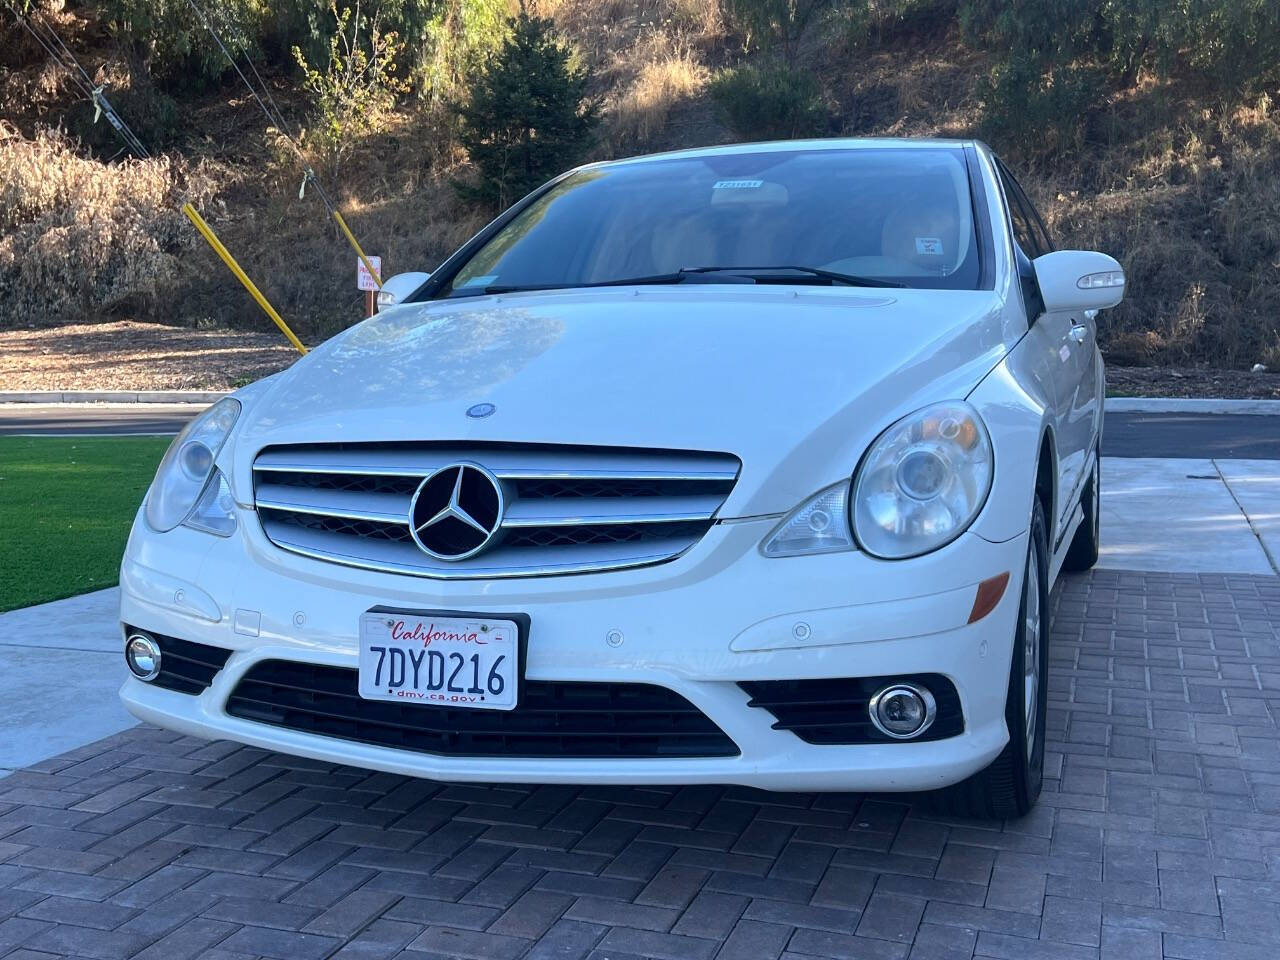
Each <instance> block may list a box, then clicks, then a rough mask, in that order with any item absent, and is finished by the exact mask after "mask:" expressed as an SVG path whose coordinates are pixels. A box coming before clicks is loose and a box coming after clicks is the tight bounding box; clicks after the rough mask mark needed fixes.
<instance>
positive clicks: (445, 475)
mask: <svg viewBox="0 0 1280 960" xmlns="http://www.w3.org/2000/svg"><path fill="white" fill-rule="evenodd" d="M502 511H503V500H502V485H501V484H500V483H498V478H497V477H495V476H494V475H493V474H492V473H490V472H489V471H488V470H486V469H485V468H484V467H482V466H480V465H479V464H475V463H451V464H449V465H448V466H447V467H441V468H440V469H439V470H437V471H436V472H435V473H433V474H431V476H429V477H427V479H425V480H423V481H422V483H421V484H419V485H418V489H417V491H416V492H415V493H414V495H413V499H412V500H411V501H410V502H409V530H410V532H411V533H412V535H413V542H414V543H416V544H417V545H418V546H419V547H421V548H422V551H423V552H424V553H427V554H429V555H430V556H433V557H435V558H436V559H437V560H466V559H467V558H468V557H474V556H475V555H476V554H477V553H479V552H480V551H481V550H483V549H484V548H485V547H486V546H488V545H489V543H490V542H491V541H492V540H493V538H494V536H495V535H496V534H497V532H498V529H499V527H501V526H502Z"/></svg>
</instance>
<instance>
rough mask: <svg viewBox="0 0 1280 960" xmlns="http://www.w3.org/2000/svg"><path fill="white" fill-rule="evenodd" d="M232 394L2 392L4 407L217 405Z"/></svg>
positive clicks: (162, 391) (97, 391)
mask: <svg viewBox="0 0 1280 960" xmlns="http://www.w3.org/2000/svg"><path fill="white" fill-rule="evenodd" d="M230 392H231V391H230V390H0V403H214V402H216V401H218V400H221V399H222V398H223V397H225V396H226V395H227V394H229V393H230Z"/></svg>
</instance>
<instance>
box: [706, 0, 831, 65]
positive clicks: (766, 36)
mask: <svg viewBox="0 0 1280 960" xmlns="http://www.w3.org/2000/svg"><path fill="white" fill-rule="evenodd" d="M832 5H833V0H720V12H721V16H722V17H723V18H724V22H725V24H726V26H728V27H729V29H730V30H732V31H733V32H734V33H736V34H737V35H738V36H739V37H740V38H741V39H742V44H743V47H744V49H751V48H752V47H759V48H760V49H762V50H769V49H770V48H773V47H777V48H779V49H780V50H781V52H782V59H783V60H785V61H786V63H787V65H788V66H794V65H795V62H796V54H797V53H798V51H799V47H800V41H801V40H803V39H804V35H805V32H806V31H807V30H808V29H809V27H810V26H811V25H812V24H814V23H815V22H816V21H817V20H818V18H819V17H820V16H821V15H822V14H823V13H825V12H826V11H827V10H829V9H830V8H831V7H832Z"/></svg>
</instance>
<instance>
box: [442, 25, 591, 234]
mask: <svg viewBox="0 0 1280 960" xmlns="http://www.w3.org/2000/svg"><path fill="white" fill-rule="evenodd" d="M552 31H553V26H552V23H551V21H550V20H546V19H543V18H541V17H534V16H530V15H529V14H528V13H526V12H525V11H523V10H522V11H521V12H520V14H519V15H518V16H516V17H513V18H512V19H511V21H510V34H509V36H508V37H507V39H506V40H505V41H504V42H503V44H502V47H501V49H500V50H498V51H497V53H496V54H495V55H494V56H493V57H491V58H490V60H489V61H488V63H487V64H486V65H485V67H484V69H483V70H482V71H481V72H480V73H479V75H478V76H477V77H476V78H475V80H474V81H473V82H472V83H471V85H470V90H469V99H468V102H467V103H466V104H465V105H464V106H462V107H461V108H460V112H461V115H462V134H461V140H462V145H463V146H464V147H465V148H466V150H467V154H468V155H469V156H470V158H471V161H472V163H474V164H475V165H476V168H477V170H478V171H479V174H480V180H479V183H478V184H475V185H474V186H472V185H462V184H459V185H458V189H459V191H460V192H461V193H462V195H463V196H464V197H466V198H468V199H471V200H475V201H478V202H480V203H484V204H486V205H489V206H493V207H497V208H499V209H501V208H504V207H506V206H508V205H510V204H511V203H512V202H513V201H515V200H518V199H519V198H520V197H523V196H524V195H525V194H527V193H528V192H529V191H530V190H533V189H534V188H535V187H537V186H539V185H541V184H543V183H545V182H546V181H547V180H549V179H551V178H552V177H553V176H555V175H556V174H558V173H560V172H562V171H563V170H565V169H567V168H569V167H572V166H573V165H574V164H576V163H578V162H579V161H581V160H582V158H583V156H584V155H585V154H586V152H587V150H588V148H589V147H590V146H591V142H592V131H593V130H594V129H595V125H596V122H597V120H598V119H599V118H598V105H597V104H595V103H593V102H588V101H587V99H586V92H587V82H588V76H587V72H586V71H585V70H584V69H582V68H580V67H576V66H574V65H573V63H572V62H571V56H572V51H571V50H570V49H569V48H568V47H567V46H565V45H564V44H562V43H560V42H559V41H558V40H557V39H556V38H555V36H554V34H553V32H552Z"/></svg>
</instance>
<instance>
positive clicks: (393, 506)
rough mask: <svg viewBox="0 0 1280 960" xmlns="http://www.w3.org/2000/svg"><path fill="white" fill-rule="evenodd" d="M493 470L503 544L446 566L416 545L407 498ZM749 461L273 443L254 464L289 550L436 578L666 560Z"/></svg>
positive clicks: (259, 498)
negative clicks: (462, 469) (439, 477)
mask: <svg viewBox="0 0 1280 960" xmlns="http://www.w3.org/2000/svg"><path fill="white" fill-rule="evenodd" d="M459 462H470V463H477V464H480V465H482V466H483V467H485V468H486V469H487V470H488V471H489V472H490V473H492V474H493V475H494V476H495V477H497V478H498V480H499V482H500V483H501V484H502V487H503V496H504V498H505V500H506V512H505V514H504V515H503V517H502V523H501V528H500V530H499V533H498V535H497V537H496V538H495V539H494V542H493V543H492V544H491V545H490V546H488V547H487V548H486V549H485V550H484V551H482V552H481V553H479V554H477V555H476V556H474V557H470V558H468V559H466V560H461V561H456V562H449V561H445V560H437V559H435V558H433V557H431V556H429V555H428V554H426V553H424V552H423V551H422V550H420V549H419V548H418V546H417V545H416V544H415V543H414V542H413V539H412V537H411V536H410V530H409V510H410V501H411V500H412V498H413V494H414V491H416V490H417V488H418V486H419V484H421V483H422V481H423V480H424V479H426V478H427V477H428V476H430V475H431V474H432V473H433V472H435V471H436V470H439V469H440V468H442V467H445V466H448V465H449V464H452V463H459ZM739 467H740V463H739V461H738V459H737V458H736V457H733V456H730V455H728V454H718V453H694V452H684V451H660V450H626V449H613V448H585V447H552V446H523V445H522V446H511V445H499V444H492V445H483V446H482V445H476V446H467V447H461V446H457V445H453V444H423V443H378V444H333V445H308V446H289V447H270V448H267V449H266V450H264V451H263V452H262V453H260V454H259V455H258V458H257V460H256V461H255V462H254V466H253V473H254V500H255V505H256V507H257V510H258V516H259V518H260V520H261V522H262V528H263V531H264V532H265V533H266V535H267V537H268V539H270V540H271V541H272V542H273V543H274V544H276V545H277V546H279V547H282V548H283V549H285V550H291V551H293V552H295V553H300V554H303V555H305V556H310V557H314V558H316V559H320V560H327V561H330V562H333V563H341V564H346V565H348V566H353V567H365V568H368V569H374V570H386V571H391V572H396V573H406V574H411V575H415V576H422V577H436V578H441V579H476V578H488V577H524V576H540V575H541V576H546V575H554V574H567V573H589V572H595V571H602V570H611V569H617V568H621V567H637V566H645V565H648V564H654V563H662V562H663V561H666V560H671V559H673V558H674V557H677V556H679V555H680V554H681V553H683V552H684V551H685V550H687V549H689V547H691V546H693V544H695V543H697V542H698V540H699V539H701V538H702V536H703V535H704V534H705V533H706V532H707V530H708V529H710V527H711V525H712V524H713V523H714V522H715V517H716V513H717V511H718V510H719V509H720V506H721V504H722V503H723V502H724V500H725V498H726V497H727V496H728V495H729V491H730V490H732V489H733V485H734V482H735V481H736V480H737V476H738V470H739Z"/></svg>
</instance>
